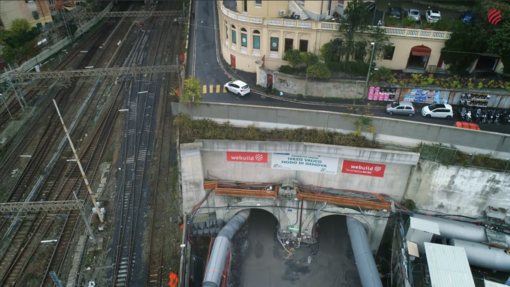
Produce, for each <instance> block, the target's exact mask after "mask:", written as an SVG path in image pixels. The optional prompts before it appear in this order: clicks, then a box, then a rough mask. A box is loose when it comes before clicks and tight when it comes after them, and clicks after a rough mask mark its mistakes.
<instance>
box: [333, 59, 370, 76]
mask: <svg viewBox="0 0 510 287" xmlns="http://www.w3.org/2000/svg"><path fill="white" fill-rule="evenodd" d="M326 65H327V66H328V69H329V70H330V71H332V72H341V73H346V74H351V75H354V76H366V75H367V71H368V64H367V63H360V62H340V63H335V62H326Z"/></svg>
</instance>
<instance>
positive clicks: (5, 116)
mask: <svg viewBox="0 0 510 287" xmlns="http://www.w3.org/2000/svg"><path fill="white" fill-rule="evenodd" d="M106 29H107V27H106V26H103V27H101V28H100V29H97V30H96V31H94V32H93V34H91V35H90V36H89V38H88V39H87V40H85V41H83V42H82V43H80V45H79V46H78V47H76V48H75V49H74V50H73V51H72V52H71V53H70V54H68V56H67V57H66V58H65V59H64V61H63V62H61V63H60V64H58V65H57V66H56V67H55V69H54V70H63V69H65V68H67V66H68V65H69V64H70V63H71V62H72V61H73V60H75V59H76V57H78V55H80V53H81V51H82V50H84V49H85V48H86V47H88V46H89V45H90V44H91V43H96V42H97V40H98V39H99V38H100V37H101V34H103V33H104V32H105V30H106ZM88 54H89V53H88ZM88 54H87V55H88ZM82 68H83V67H82ZM51 80H52V79H44V80H41V81H40V82H39V83H37V84H36V85H35V86H34V87H33V88H32V89H31V90H30V91H29V92H28V93H27V94H26V95H25V96H24V98H25V101H26V102H27V103H29V102H30V101H32V99H33V98H34V97H36V96H37V95H38V94H39V92H40V89H39V88H40V87H45V86H48V85H49V82H50V81H51ZM8 107H9V111H10V112H11V114H12V116H13V117H16V116H17V115H18V113H19V112H20V111H21V107H20V105H19V103H18V101H17V100H16V99H14V98H13V99H12V100H11V102H10V103H9V104H8ZM10 120H11V117H10V115H9V112H8V111H7V110H6V109H4V110H3V111H2V112H1V113H0V126H4V125H5V124H6V123H7V122H8V121H10Z"/></svg>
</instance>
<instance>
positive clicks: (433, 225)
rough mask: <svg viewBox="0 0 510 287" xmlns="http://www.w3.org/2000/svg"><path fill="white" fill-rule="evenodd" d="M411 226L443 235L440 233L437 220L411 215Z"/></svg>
mask: <svg viewBox="0 0 510 287" xmlns="http://www.w3.org/2000/svg"><path fill="white" fill-rule="evenodd" d="M410 227H411V228H412V229H416V230H421V231H425V232H428V233H432V234H436V235H441V233H439V224H437V222H433V221H428V220H423V219H420V218H416V217H411V224H410Z"/></svg>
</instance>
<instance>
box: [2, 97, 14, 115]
mask: <svg viewBox="0 0 510 287" xmlns="http://www.w3.org/2000/svg"><path fill="white" fill-rule="evenodd" d="M0 96H2V101H3V102H4V105H5V109H6V110H7V112H8V113H9V116H11V119H14V118H13V117H12V114H11V111H10V110H9V106H7V104H6V103H5V99H4V95H3V94H0Z"/></svg>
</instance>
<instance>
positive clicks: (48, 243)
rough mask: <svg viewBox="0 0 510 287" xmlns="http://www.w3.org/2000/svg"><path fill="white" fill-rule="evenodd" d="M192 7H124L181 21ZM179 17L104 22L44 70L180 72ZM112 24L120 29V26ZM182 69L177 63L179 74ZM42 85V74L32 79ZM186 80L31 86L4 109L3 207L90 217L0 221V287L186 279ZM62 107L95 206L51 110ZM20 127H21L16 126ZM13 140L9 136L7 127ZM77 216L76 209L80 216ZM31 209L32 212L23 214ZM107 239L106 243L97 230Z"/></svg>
mask: <svg viewBox="0 0 510 287" xmlns="http://www.w3.org/2000/svg"><path fill="white" fill-rule="evenodd" d="M184 5H185V6H189V2H183V1H168V2H167V1H159V3H157V4H150V5H144V3H143V2H119V3H118V4H116V5H115V8H114V9H115V10H117V11H147V10H154V11H182V14H184V13H186V10H187V8H185V9H184V11H183V6H184ZM182 14H181V15H179V16H151V17H148V18H146V17H132V16H125V17H123V18H120V17H118V18H114V20H113V18H112V19H110V18H107V17H105V18H103V19H102V21H101V22H99V23H98V24H97V25H96V26H94V27H93V28H92V29H90V30H89V31H88V32H87V33H85V35H84V36H82V37H81V38H80V39H77V41H75V43H74V44H73V45H71V46H69V47H66V48H65V49H66V51H65V53H63V54H62V55H63V57H62V61H58V57H56V56H55V57H54V58H55V60H54V61H53V62H51V63H50V64H49V66H46V67H45V69H46V70H52V71H53V70H54V71H57V70H71V69H73V70H77V69H85V68H90V67H93V68H94V69H97V68H116V67H134V66H137V67H141V66H164V65H167V66H169V65H176V64H177V65H181V64H182V58H179V56H180V55H183V54H184V53H185V51H184V41H183V39H184V37H185V29H184V25H181V24H179V23H176V22H174V19H175V18H177V17H181V18H182ZM112 20H113V21H112ZM176 62H177V63H176ZM34 73H35V72H34ZM179 82H180V75H179V72H178V71H175V72H168V73H147V74H143V73H133V74H127V75H126V74H124V75H120V76H119V77H118V78H117V77H116V76H115V75H111V76H105V77H98V76H91V77H78V78H67V79H55V78H48V79H41V80H33V81H31V82H30V84H23V85H20V86H21V88H22V89H23V92H24V93H23V94H24V99H22V100H23V101H25V102H26V108H25V109H22V108H21V107H20V104H19V102H18V101H17V100H16V97H11V101H10V102H8V103H7V105H8V107H9V109H6V108H5V107H4V106H2V107H1V108H0V133H2V136H1V137H2V138H3V139H2V144H1V145H0V200H1V202H2V204H3V205H4V206H5V204H15V203H21V202H25V203H26V204H29V203H40V202H56V201H60V202H67V203H69V202H73V201H74V200H75V197H76V198H77V199H78V200H79V201H78V202H81V204H76V205H74V206H78V205H83V210H84V213H85V214H86V216H85V217H86V218H87V221H89V222H91V226H92V230H93V233H94V234H93V237H91V236H90V234H89V233H88V232H87V228H86V225H85V223H84V220H83V218H82V214H81V213H80V209H78V208H76V207H73V208H65V207H63V206H59V204H58V203H55V204H53V205H52V206H53V207H54V208H53V209H51V208H50V209H48V208H46V209H34V210H27V209H20V210H19V211H18V210H17V211H15V212H13V211H12V210H10V211H9V210H6V209H2V213H1V217H0V236H1V241H0V286H54V285H55V283H54V282H53V280H52V276H51V275H50V274H51V273H53V272H55V274H56V275H58V278H59V279H60V280H61V281H63V283H64V284H63V286H85V285H87V284H88V282H89V281H92V280H93V281H94V282H95V283H96V284H97V285H96V286H163V285H164V286H168V281H169V273H170V271H175V272H177V271H178V268H179V256H180V248H179V240H180V238H181V232H182V231H181V229H180V227H179V224H180V223H179V222H178V221H179V219H178V214H179V206H180V204H179V196H178V195H177V192H176V184H177V182H176V181H177V180H176V179H177V159H176V156H177V155H176V150H175V140H174V132H173V129H172V122H173V118H172V113H171V102H172V101H175V100H176V99H175V98H174V96H172V95H170V92H171V91H172V90H173V89H178V88H179ZM53 100H55V102H56V103H57V104H58V107H59V110H60V112H61V114H62V118H63V121H64V122H65V124H66V127H67V130H69V133H70V136H71V139H72V142H73V143H74V146H75V147H76V151H77V154H78V156H79V158H80V162H81V164H82V166H83V169H84V170H85V173H86V175H87V179H88V182H89V183H90V187H91V190H92V192H93V194H94V197H95V199H96V201H97V202H99V203H100V206H101V207H104V208H105V210H106V213H105V215H104V226H103V224H101V222H100V220H99V217H98V216H97V215H96V214H95V213H93V212H92V208H93V204H92V202H91V200H90V198H91V197H90V196H89V193H88V190H87V186H86V182H85V181H84V180H83V178H82V175H81V173H80V169H79V168H78V165H77V164H76V162H75V161H73V159H74V156H73V151H72V149H71V147H70V145H69V143H68V142H67V138H66V134H65V131H64V128H63V126H62V124H61V122H60V119H59V116H58V114H57V112H56V109H55V107H54V105H53ZM9 112H10V114H11V115H12V117H13V118H14V119H12V118H11V115H10V114H9ZM13 126H14V127H15V128H14V130H15V131H16V132H15V133H14V132H10V133H8V132H6V130H7V127H11V130H13V128H12V127H13ZM71 205H72V204H71ZM24 206H25V205H24ZM100 226H102V227H104V230H102V231H99V227H100Z"/></svg>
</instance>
